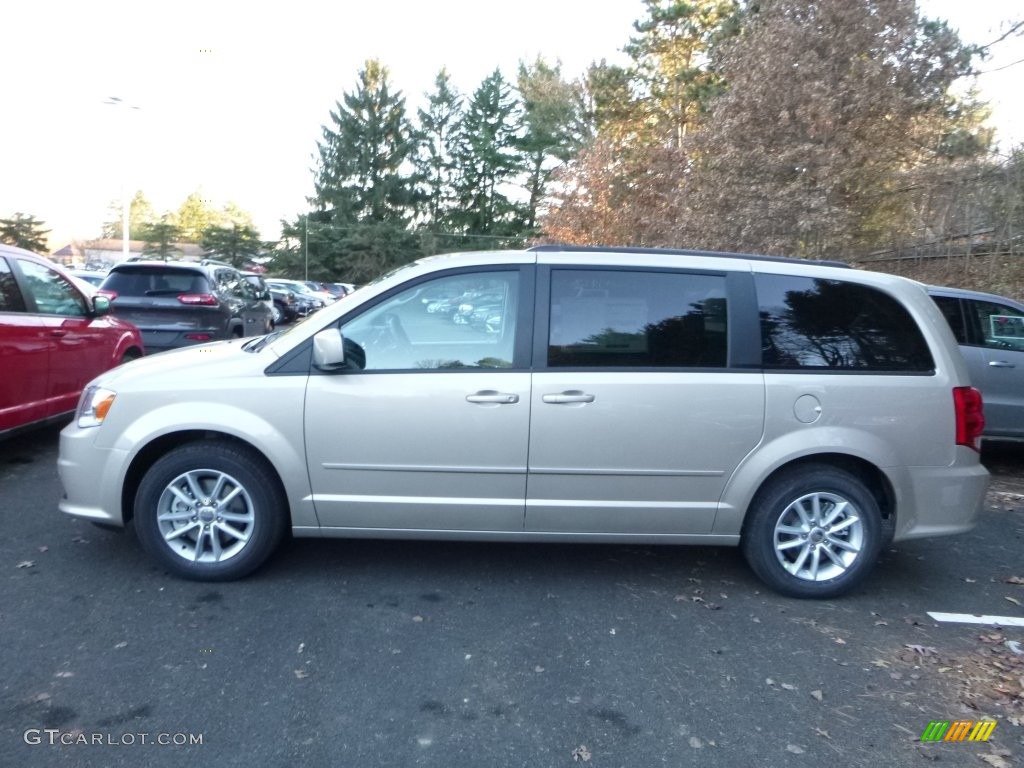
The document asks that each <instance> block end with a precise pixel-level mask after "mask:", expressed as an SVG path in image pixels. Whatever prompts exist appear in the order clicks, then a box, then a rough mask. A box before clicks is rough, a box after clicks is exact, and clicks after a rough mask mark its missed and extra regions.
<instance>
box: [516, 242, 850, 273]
mask: <svg viewBox="0 0 1024 768" xmlns="http://www.w3.org/2000/svg"><path fill="white" fill-rule="evenodd" d="M526 250H527V251H535V252H545V251H547V252H551V251H562V252H569V253H648V254H670V255H675V256H710V257H714V258H719V259H746V260H748V261H780V262H785V263H793V262H797V263H800V264H818V265H821V266H824V267H842V268H844V269H852V268H853V267H851V266H850V265H849V264H847V263H846V262H845V261H834V260H831V259H820V260H819V259H799V258H795V257H789V256H765V255H762V254H756V253H729V252H727V251H698V250H689V249H684V248H630V247H629V246H624V245H552V244H545V245H534V246H532V247H530V248H527V249H526Z"/></svg>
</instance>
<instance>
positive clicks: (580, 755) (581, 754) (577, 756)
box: [572, 744, 591, 763]
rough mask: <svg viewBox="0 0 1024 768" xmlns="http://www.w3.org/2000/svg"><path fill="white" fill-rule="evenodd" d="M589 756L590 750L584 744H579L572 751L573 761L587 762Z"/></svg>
mask: <svg viewBox="0 0 1024 768" xmlns="http://www.w3.org/2000/svg"><path fill="white" fill-rule="evenodd" d="M590 757H591V755H590V750H589V749H587V745H586V744H581V745H580V746H578V747H576V749H574V750H573V751H572V760H573V762H574V763H578V762H579V761H580V760H582V761H583V762H584V763H589V762H590Z"/></svg>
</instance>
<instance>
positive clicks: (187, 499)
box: [134, 441, 287, 581]
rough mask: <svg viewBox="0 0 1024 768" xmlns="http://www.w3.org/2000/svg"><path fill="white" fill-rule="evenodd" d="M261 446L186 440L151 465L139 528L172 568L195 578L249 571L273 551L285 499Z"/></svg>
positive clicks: (142, 488)
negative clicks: (253, 446) (259, 448)
mask: <svg viewBox="0 0 1024 768" xmlns="http://www.w3.org/2000/svg"><path fill="white" fill-rule="evenodd" d="M272 472H273V470H272V469H271V468H270V467H269V466H267V465H266V462H265V461H264V460H263V458H262V457H261V456H259V455H258V454H257V453H256V452H254V451H252V450H250V449H247V448H245V447H243V446H238V445H234V444H232V443H228V442H221V441H210V442H198V443H189V444H187V445H183V446H181V447H179V448H175V449H174V450H172V451H170V452H168V453H167V454H166V455H164V456H163V457H162V458H160V459H159V460H157V461H156V462H155V463H154V464H153V466H152V467H150V469H149V470H148V471H147V472H146V474H145V475H144V476H143V478H142V482H141V484H140V485H139V489H138V492H137V493H136V494H135V515H134V520H135V529H136V532H137V535H138V537H139V541H140V543H141V544H142V546H143V547H144V548H145V549H146V551H147V552H148V553H149V554H150V555H152V556H153V557H154V558H155V559H156V560H157V561H159V562H160V564H161V565H163V566H164V567H165V568H167V569H168V570H169V571H171V572H173V573H175V574H177V575H178V576H183V577H185V578H187V579H193V580H196V581H227V580H230V579H237V578H241V577H242V576H245V575H247V574H249V573H251V572H252V571H253V570H255V569H256V568H258V567H259V566H260V565H262V564H263V563H264V562H265V561H266V559H267V558H268V557H269V556H270V555H271V553H272V552H273V551H274V549H275V548H276V547H277V545H278V543H279V542H280V541H281V537H282V536H283V535H284V531H285V527H286V524H287V519H286V518H287V505H286V503H285V501H284V499H283V498H282V494H281V491H280V489H279V488H278V487H277V485H276V484H275V483H274V482H272V481H271V480H270V479H269V478H270V477H271V476H272Z"/></svg>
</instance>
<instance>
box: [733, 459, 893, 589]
mask: <svg viewBox="0 0 1024 768" xmlns="http://www.w3.org/2000/svg"><path fill="white" fill-rule="evenodd" d="M883 539H884V531H883V527H882V515H881V512H880V511H879V508H878V503H877V501H876V500H875V497H874V496H873V495H872V493H871V491H870V490H869V489H868V488H867V486H865V485H864V483H863V482H862V481H861V480H860V479H859V478H857V477H856V476H854V475H852V474H850V473H849V472H846V471H844V470H842V469H839V468H837V467H833V466H831V465H828V464H808V465H804V466H801V467H798V468H794V469H793V470H791V471H788V472H784V473H783V474H780V475H778V476H777V477H774V478H772V479H771V480H769V481H768V482H767V483H765V485H764V486H763V487H762V488H761V489H760V490H759V491H758V493H757V495H756V496H755V497H754V500H753V502H752V503H751V505H750V509H749V510H748V511H747V517H746V520H745V522H744V525H743V534H742V538H741V540H740V547H741V548H742V550H743V554H744V556H745V557H746V559H747V562H748V563H749V564H750V567H751V569H753V571H754V573H756V574H757V575H758V576H759V577H760V578H761V580H762V581H764V582H765V583H766V584H767V585H768V586H770V587H771V588H772V589H774V590H775V591H777V592H780V593H782V594H783V595H787V596H789V597H800V598H832V597H838V596H839V595H842V594H844V593H846V592H848V591H849V590H851V589H853V588H854V587H856V586H857V585H858V584H860V583H861V582H862V581H863V580H864V579H865V578H866V577H867V575H868V574H869V573H870V571H871V569H872V568H873V567H874V565H875V562H876V561H877V559H878V553H879V550H880V549H881V547H882V541H883Z"/></svg>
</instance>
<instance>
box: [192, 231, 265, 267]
mask: <svg viewBox="0 0 1024 768" xmlns="http://www.w3.org/2000/svg"><path fill="white" fill-rule="evenodd" d="M202 246H203V250H204V251H206V253H207V254H208V255H210V256H215V257H217V258H220V259H223V260H225V261H227V262H228V263H229V264H231V265H232V266H233V267H237V268H238V269H244V268H245V267H246V265H247V264H248V263H249V262H250V261H252V259H253V258H254V257H256V256H259V255H260V253H261V252H262V251H263V247H264V246H263V242H262V241H261V240H260V237H259V233H258V232H257V231H256V229H255V228H254V227H251V226H247V225H244V224H242V225H239V224H230V225H229V226H213V227H207V229H206V231H205V232H203V240H202Z"/></svg>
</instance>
